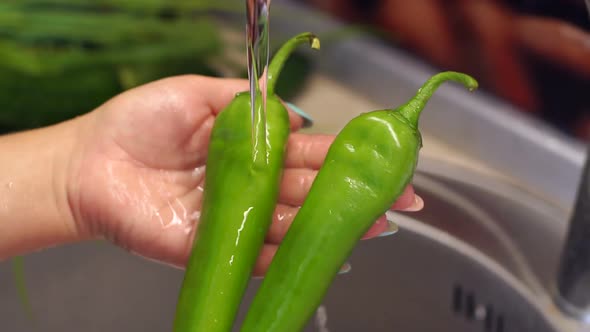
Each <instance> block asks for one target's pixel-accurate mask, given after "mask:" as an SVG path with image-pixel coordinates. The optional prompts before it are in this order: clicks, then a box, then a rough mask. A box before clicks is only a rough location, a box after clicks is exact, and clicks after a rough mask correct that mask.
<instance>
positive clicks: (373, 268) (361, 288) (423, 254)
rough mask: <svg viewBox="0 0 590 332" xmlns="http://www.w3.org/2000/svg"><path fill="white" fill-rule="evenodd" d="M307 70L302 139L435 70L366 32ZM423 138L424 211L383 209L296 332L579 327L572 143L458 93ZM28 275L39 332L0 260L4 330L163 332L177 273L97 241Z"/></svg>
mask: <svg viewBox="0 0 590 332" xmlns="http://www.w3.org/2000/svg"><path fill="white" fill-rule="evenodd" d="M276 4H277V5H276V6H279V4H280V6H285V7H284V8H286V9H287V10H288V11H289V13H290V15H291V16H292V17H302V18H304V19H301V20H297V22H294V21H290V20H286V21H284V22H282V23H281V24H278V25H277V26H276V27H274V28H273V35H274V36H276V37H277V38H279V36H281V35H292V34H294V33H297V32H301V31H303V30H311V31H315V32H318V33H319V34H320V36H321V33H322V32H323V31H330V30H333V29H335V28H338V27H339V25H338V23H337V22H333V21H331V20H329V19H327V18H325V17H322V16H319V15H317V14H315V13H313V12H311V11H309V10H308V9H306V8H305V7H301V6H299V5H294V4H290V3H289V2H286V1H283V2H281V1H278V2H276ZM274 22H278V20H275V21H274ZM336 55H337V56H336ZM311 59H314V61H315V66H316V74H314V76H313V77H312V78H311V79H310V81H309V82H308V84H307V86H306V89H305V90H304V91H303V93H302V94H301V95H300V96H299V97H298V99H297V100H294V102H295V103H296V104H297V105H299V106H300V107H301V108H303V109H305V110H306V111H307V112H309V113H311V114H312V116H313V117H314V118H315V119H316V125H315V126H314V128H313V129H310V130H308V131H310V132H324V133H326V132H329V133H335V132H337V131H338V130H339V129H340V128H341V127H342V126H343V125H344V123H345V122H346V121H347V120H348V119H350V118H351V117H352V116H354V115H355V114H358V113H359V112H362V111H367V110H370V109H377V108H385V107H388V106H394V105H397V104H400V103H402V102H404V101H405V100H407V98H409V97H410V96H411V95H413V94H414V92H415V91H416V89H417V88H418V87H419V85H420V84H421V83H422V82H423V81H424V80H425V79H426V78H428V77H429V76H430V75H432V74H433V73H434V72H436V70H434V69H433V68H430V67H428V66H426V65H424V64H422V63H419V62H417V61H415V60H413V59H411V58H409V57H407V56H406V55H405V54H404V53H403V52H400V51H399V50H395V49H391V48H388V47H384V46H382V45H381V44H379V43H378V42H376V41H374V40H371V39H370V38H367V37H365V36H361V37H355V38H353V39H350V40H346V41H342V42H338V43H328V44H327V45H323V46H322V51H321V52H319V54H315V55H314V56H313V57H312V58H311ZM421 128H422V130H423V134H424V137H425V140H424V145H425V146H424V150H423V153H422V157H421V160H420V163H419V166H418V172H417V174H416V178H415V186H416V190H417V192H418V193H419V194H420V195H421V196H422V197H424V199H425V201H426V207H425V209H424V211H421V212H419V213H411V214H402V213H390V214H389V217H390V218H391V219H392V220H394V221H396V222H397V223H398V224H399V225H400V231H399V233H398V234H396V235H394V236H391V237H387V238H379V239H375V240H371V241H363V242H361V243H360V244H359V246H358V247H357V248H356V249H355V251H354V252H353V255H352V257H351V258H350V262H351V264H352V271H351V272H350V273H348V274H346V275H341V276H338V278H337V279H336V280H335V282H334V284H333V285H332V287H331V289H330V291H329V294H328V295H327V297H326V299H325V301H324V303H323V305H322V306H321V307H320V308H319V309H318V312H317V314H316V315H315V316H314V317H313V319H312V320H311V321H310V322H309V326H308V327H307V330H306V331H314V332H316V331H317V332H327V331H336V332H348V331H392V330H393V331H404V332H414V331H415V332H429V331H438V332H440V331H453V332H463V331H466V332H467V331H468V332H473V331H476V332H479V331H483V332H509V331H515V332H527V331H535V332H544V331H590V329H588V327H587V326H584V325H582V324H580V323H579V322H576V321H574V320H570V319H568V318H567V317H565V316H563V315H561V314H560V313H559V311H558V310H557V309H556V308H555V306H554V304H553V301H552V294H553V288H554V282H555V281H554V280H555V277H554V276H555V270H556V268H557V260H558V257H559V254H560V250H561V247H562V245H563V239H564V236H565V232H566V229H567V219H568V216H569V212H570V210H571V206H572V204H573V199H574V196H575V189H576V185H577V181H578V178H579V174H580V171H581V167H582V163H583V160H584V149H583V148H582V145H581V144H580V143H579V142H576V141H573V140H571V139H569V138H566V137H563V136H562V135H560V134H558V133H556V132H555V131H553V130H552V129H551V128H547V127H546V126H544V125H543V124H541V123H538V122H536V121H535V120H533V119H529V118H526V117H524V116H522V115H520V114H518V112H516V111H514V110H513V109H511V108H510V107H509V106H508V105H505V104H503V103H502V102H500V101H498V100H495V99H494V98H491V97H490V96H487V95H486V94H485V93H484V92H476V93H468V92H466V91H464V90H463V89H462V88H459V87H456V86H453V85H446V86H443V87H442V88H441V89H439V91H438V92H437V94H436V96H435V97H434V98H432V100H431V101H430V103H429V105H428V110H427V111H426V112H425V113H424V115H423V118H422V124H421ZM25 269H26V271H25V272H26V279H27V280H26V281H27V283H28V286H29V293H30V300H31V303H32V307H33V311H34V314H35V321H34V322H31V321H29V320H28V319H27V317H26V315H25V311H24V310H23V309H22V307H21V306H20V305H19V302H18V296H17V292H16V288H15V286H14V283H13V281H12V279H11V278H12V277H11V272H10V265H9V263H1V264H0V294H2V296H0V322H1V325H0V330H2V331H10V332H21V331H22V332H28V331H32V328H33V325H32V324H37V326H39V327H40V330H42V331H46V332H57V331H59V332H68V331H87V332H93V331H112V332H116V331H125V332H134V331H142V332H151V331H154V332H155V331H158V332H160V331H169V330H170V326H171V322H172V319H173V315H174V309H175V304H176V297H177V295H178V291H179V287H180V284H181V281H182V271H179V270H176V269H174V268H171V267H168V266H164V265H160V264H157V263H154V262H151V261H146V260H143V259H141V258H138V257H135V256H132V255H129V254H128V253H126V252H123V251H122V250H120V249H117V248H114V247H113V246H111V245H109V244H105V243H100V242H96V243H84V244H76V245H70V246H66V247H59V248H52V249H50V250H46V251H43V252H38V253H34V254H31V255H29V256H27V257H26V260H25ZM257 285H258V281H256V280H253V281H252V283H251V285H250V288H249V289H248V294H247V297H246V300H245V303H244V308H245V306H246V305H247V304H248V302H249V301H250V300H251V297H252V295H253V292H254V291H255V290H256V287H257ZM243 314H244V311H242V312H241V314H240V318H239V319H242V318H243Z"/></svg>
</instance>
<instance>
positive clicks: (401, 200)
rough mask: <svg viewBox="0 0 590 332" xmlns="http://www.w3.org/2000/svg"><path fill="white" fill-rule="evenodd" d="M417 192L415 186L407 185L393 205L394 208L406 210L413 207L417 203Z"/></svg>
mask: <svg viewBox="0 0 590 332" xmlns="http://www.w3.org/2000/svg"><path fill="white" fill-rule="evenodd" d="M416 203H417V202H416V194H415V193H414V187H413V186H412V185H408V186H406V188H405V189H404V192H403V193H402V194H401V195H400V197H398V199H397V200H396V201H395V203H393V205H392V206H391V209H392V210H401V211H403V210H406V209H409V208H412V207H413V206H414V204H416Z"/></svg>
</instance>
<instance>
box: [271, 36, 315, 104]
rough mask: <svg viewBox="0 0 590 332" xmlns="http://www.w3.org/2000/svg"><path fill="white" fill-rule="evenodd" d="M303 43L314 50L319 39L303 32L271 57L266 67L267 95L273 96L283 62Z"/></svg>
mask: <svg viewBox="0 0 590 332" xmlns="http://www.w3.org/2000/svg"><path fill="white" fill-rule="evenodd" d="M305 42H307V43H309V44H310V46H311V48H312V49H314V50H318V49H319V48H320V39H319V38H318V37H317V36H316V35H314V34H312V33H310V32H304V33H301V34H299V35H296V36H295V37H293V38H291V39H289V40H288V41H287V42H286V43H285V44H283V46H281V48H280V49H279V50H278V51H277V53H276V54H275V55H274V56H273V58H272V61H271V62H270V64H269V66H268V76H267V94H268V95H269V96H272V95H273V94H274V91H275V85H276V82H277V80H278V78H279V75H280V73H281V71H282V70H283V67H284V65H285V62H286V61H287V59H288V58H289V55H291V53H293V51H294V50H295V48H297V46H299V45H301V44H302V43H305Z"/></svg>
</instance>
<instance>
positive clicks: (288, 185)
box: [279, 168, 424, 211]
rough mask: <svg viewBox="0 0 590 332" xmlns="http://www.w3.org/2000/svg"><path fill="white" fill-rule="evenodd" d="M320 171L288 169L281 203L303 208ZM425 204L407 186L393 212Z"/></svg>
mask: <svg viewBox="0 0 590 332" xmlns="http://www.w3.org/2000/svg"><path fill="white" fill-rule="evenodd" d="M317 174H318V171H316V170H312V169H307V168H289V169H286V170H285V172H284V174H283V177H282V179H281V188H280V191H279V202H280V203H283V204H287V205H291V206H301V205H302V204H303V202H304V201H305V198H306V196H307V194H308V193H309V190H310V189H311V186H312V184H313V181H314V180H315V177H316V176H317ZM423 205H424V202H423V201H422V199H421V198H420V197H419V196H417V195H416V194H415V192H414V187H413V186H412V185H408V186H406V188H405V189H404V191H403V193H402V194H401V195H400V196H399V197H398V198H397V199H396V201H395V202H394V203H393V204H392V206H391V209H392V210H400V211H418V210H420V209H422V206H423Z"/></svg>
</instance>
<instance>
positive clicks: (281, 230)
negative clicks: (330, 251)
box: [266, 204, 389, 245]
mask: <svg viewBox="0 0 590 332" xmlns="http://www.w3.org/2000/svg"><path fill="white" fill-rule="evenodd" d="M297 212H299V208H298V207H293V206H289V205H285V204H279V205H277V207H276V209H275V212H274V215H273V220H272V224H271V226H270V228H269V231H268V233H267V235H266V242H267V243H269V244H276V245H279V244H280V243H281V242H282V241H283V239H284V238H285V235H287V232H288V231H289V228H290V227H291V225H292V224H293V220H295V216H297ZM388 228H389V224H388V222H387V218H386V217H385V215H382V216H380V217H379V218H377V220H376V221H375V223H374V224H373V225H372V226H371V228H370V229H369V230H368V231H367V232H366V233H365V235H363V237H362V239H363V240H368V239H372V238H374V237H377V236H379V235H380V234H382V233H383V232H385V231H387V230H388Z"/></svg>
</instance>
